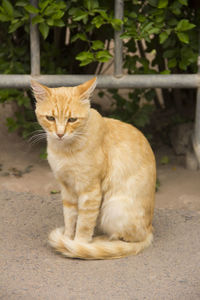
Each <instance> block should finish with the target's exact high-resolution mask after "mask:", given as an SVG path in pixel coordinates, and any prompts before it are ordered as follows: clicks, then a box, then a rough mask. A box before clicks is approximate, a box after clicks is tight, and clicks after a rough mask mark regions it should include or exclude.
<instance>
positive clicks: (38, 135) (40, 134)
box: [28, 129, 46, 145]
mask: <svg viewBox="0 0 200 300" xmlns="http://www.w3.org/2000/svg"><path fill="white" fill-rule="evenodd" d="M34 133H35V134H34V135H33V136H32V137H30V139H29V140H28V142H30V143H31V145H33V144H36V143H38V142H39V141H41V140H45V139H46V132H45V131H44V130H42V129H38V130H35V131H34Z"/></svg>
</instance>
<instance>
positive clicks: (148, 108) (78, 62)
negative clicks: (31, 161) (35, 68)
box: [0, 0, 200, 136]
mask: <svg viewBox="0 0 200 300" xmlns="http://www.w3.org/2000/svg"><path fill="white" fill-rule="evenodd" d="M199 8H200V4H199V3H198V1H194V0H193V1H189V2H188V1H187V0H147V1H142V0H127V1H125V10H124V20H123V22H122V21H120V20H118V19H115V18H114V1H106V0H102V1H98V0H72V1H60V0H59V1H58V0H39V1H38V8H35V7H34V6H32V5H31V4H30V1H29V0H13V1H12V2H11V1H10V0H2V1H1V6H0V22H1V29H0V72H1V73H4V74H12V73H15V74H17V73H19V74H26V73H29V72H30V57H29V20H30V14H33V16H32V23H33V24H37V25H38V27H39V31H40V33H41V36H40V43H41V73H43V74H84V73H87V74H94V73H98V74H99V73H101V70H102V67H103V65H104V63H106V62H108V61H109V60H110V59H111V58H112V53H111V51H110V42H111V41H112V39H113V36H114V30H119V29H120V28H121V26H122V23H123V27H124V33H123V34H122V36H121V38H122V39H123V42H124V69H125V71H126V72H127V73H128V74H159V73H161V74H170V73H194V72H196V71H197V66H196V61H197V54H198V28H199V25H200V24H199V23H200V9H199ZM110 93H111V95H112V96H113V98H114V99H115V101H116V105H115V111H114V112H113V114H114V115H115V116H116V117H118V118H121V119H122V120H124V121H128V122H131V123H133V124H135V125H136V126H138V127H144V126H145V125H146V124H148V122H149V121H150V116H151V113H152V111H153V108H154V107H153V106H152V101H153V102H154V104H155V107H156V108H159V109H161V107H160V104H159V101H158V99H157V96H156V93H155V91H154V90H152V89H147V90H145V89H143V90H142V89H135V90H132V91H130V93H129V96H128V99H125V98H124V97H122V96H121V95H120V93H119V92H118V91H117V90H111V91H110ZM185 93H186V92H185V91H183V90H180V91H179V99H177V91H176V90H170V89H164V90H163V91H162V96H163V99H164V104H165V107H167V108H169V107H170V108H172V109H173V110H174V111H175V112H176V113H177V114H178V115H181V113H182V112H181V107H182V106H183V101H184V94H185ZM20 95H21V96H20ZM27 97H28V98H27ZM141 97H142V98H143V100H146V101H143V102H144V105H141V101H140V99H141ZM192 97H194V95H193V96H192ZM6 99H7V100H8V101H9V100H14V101H15V102H17V104H18V106H19V112H18V114H17V115H16V118H15V120H14V121H11V119H10V120H8V125H9V128H10V129H15V128H22V129H23V128H24V129H25V132H26V133H25V136H26V135H27V133H28V131H29V129H30V130H32V129H33V127H34V126H33V127H32V125H30V124H32V123H31V122H32V120H34V117H33V115H32V116H31V113H30V111H31V101H30V94H29V93H27V92H26V91H22V92H21V93H20V92H19V91H17V90H6V91H5V90H1V91H0V102H4V101H5V100H6ZM27 121H28V122H29V125H30V126H29V125H27Z"/></svg>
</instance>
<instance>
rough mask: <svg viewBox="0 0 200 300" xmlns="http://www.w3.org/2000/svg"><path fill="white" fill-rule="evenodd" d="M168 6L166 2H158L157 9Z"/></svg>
mask: <svg viewBox="0 0 200 300" xmlns="http://www.w3.org/2000/svg"><path fill="white" fill-rule="evenodd" d="M167 5H168V0H159V1H158V8H165V7H167Z"/></svg>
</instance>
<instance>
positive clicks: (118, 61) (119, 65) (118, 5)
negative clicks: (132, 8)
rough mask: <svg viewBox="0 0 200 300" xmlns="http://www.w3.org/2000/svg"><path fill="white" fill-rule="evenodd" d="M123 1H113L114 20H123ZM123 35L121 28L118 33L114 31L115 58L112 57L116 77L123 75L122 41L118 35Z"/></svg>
mask: <svg viewBox="0 0 200 300" xmlns="http://www.w3.org/2000/svg"><path fill="white" fill-rule="evenodd" d="M123 17H124V1H123V0H115V18H116V19H120V20H123ZM122 33H123V27H122V28H121V30H120V31H116V30H115V37H114V38H115V56H114V73H115V76H116V77H121V76H122V75H123V41H122V39H121V38H120V35H121V34H122Z"/></svg>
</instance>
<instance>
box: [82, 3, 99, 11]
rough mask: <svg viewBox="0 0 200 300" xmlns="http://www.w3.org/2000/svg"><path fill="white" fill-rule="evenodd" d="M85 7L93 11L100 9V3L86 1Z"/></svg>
mask: <svg viewBox="0 0 200 300" xmlns="http://www.w3.org/2000/svg"><path fill="white" fill-rule="evenodd" d="M84 6H85V7H86V8H87V9H88V10H89V11H91V10H93V9H95V8H98V7H99V3H98V1H97V0H84Z"/></svg>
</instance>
